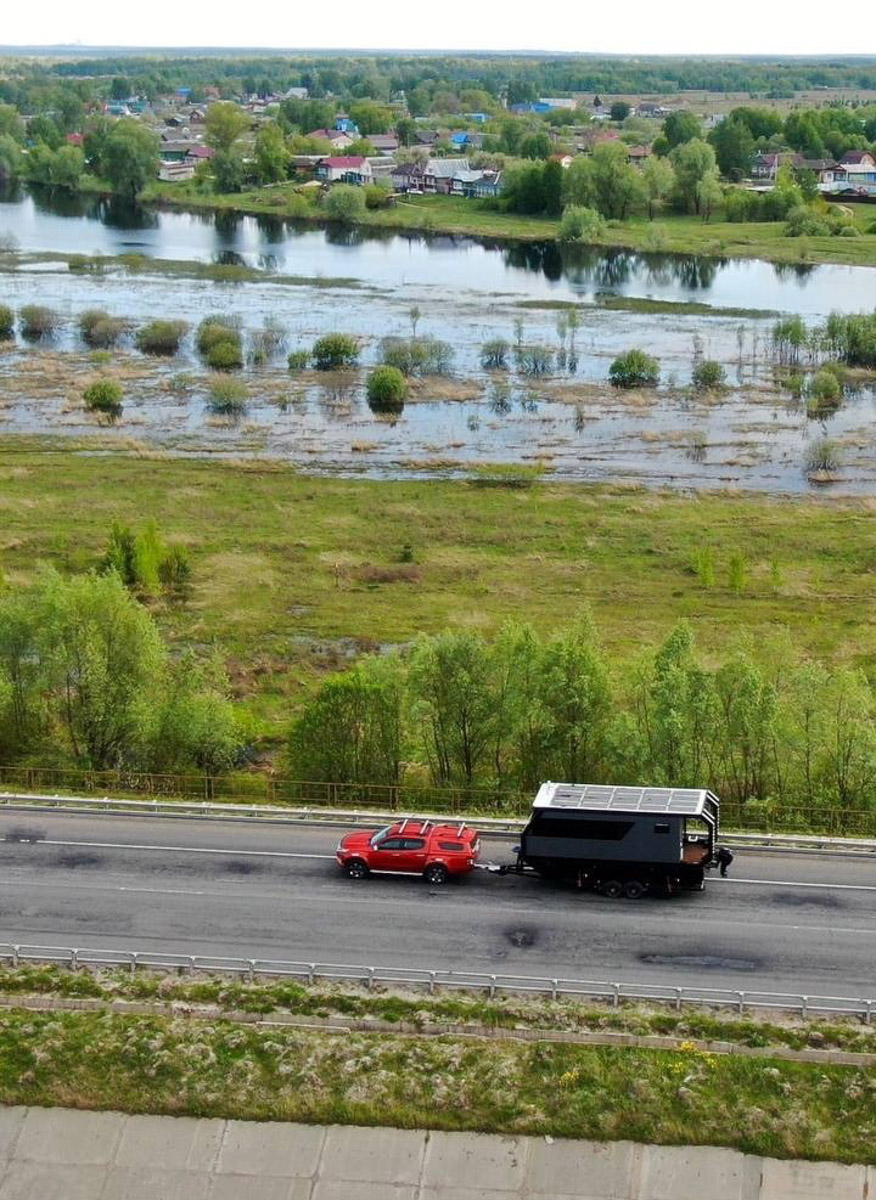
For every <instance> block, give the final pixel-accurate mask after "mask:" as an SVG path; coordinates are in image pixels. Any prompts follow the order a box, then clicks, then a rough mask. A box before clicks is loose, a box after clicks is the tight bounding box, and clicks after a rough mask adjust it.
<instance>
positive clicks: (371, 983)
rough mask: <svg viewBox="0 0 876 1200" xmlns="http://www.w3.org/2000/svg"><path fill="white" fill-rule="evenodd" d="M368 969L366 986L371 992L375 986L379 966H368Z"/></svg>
mask: <svg viewBox="0 0 876 1200" xmlns="http://www.w3.org/2000/svg"><path fill="white" fill-rule="evenodd" d="M367 970H368V977H367V978H366V980H365V986H366V987H367V988H368V991H369V992H370V991H372V990H373V988H374V972H375V971H376V970H377V968H376V967H368V968H367Z"/></svg>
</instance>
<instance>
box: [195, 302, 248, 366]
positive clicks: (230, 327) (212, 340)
mask: <svg viewBox="0 0 876 1200" xmlns="http://www.w3.org/2000/svg"><path fill="white" fill-rule="evenodd" d="M195 342H196V345H197V347H198V353H199V354H200V355H201V356H202V358H205V359H206V357H207V355H208V354H209V353H210V351H211V350H212V349H213V347H214V346H218V345H219V344H220V343H222V342H229V343H231V344H232V345H236V346H238V347H239V346H240V344H241V338H240V322H239V321H238V320H237V318H236V317H225V316H222V315H221V314H215V313H214V314H213V315H212V316H209V317H204V319H203V321H202V322H201V323H200V325H199V326H198V334H197V337H196V339H195ZM241 357H242V355H241Z"/></svg>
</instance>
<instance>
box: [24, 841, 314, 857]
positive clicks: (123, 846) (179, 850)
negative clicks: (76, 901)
mask: <svg viewBox="0 0 876 1200" xmlns="http://www.w3.org/2000/svg"><path fill="white" fill-rule="evenodd" d="M6 844H7V845H9V844H13V845H22V843H21V842H16V843H6ZM29 844H30V845H32V846H76V847H78V848H79V849H84V850H163V851H164V852H165V853H166V852H167V851H171V852H172V853H174V854H224V855H226V856H227V855H241V854H247V855H250V856H252V857H254V858H319V859H331V860H332V861H334V858H335V856H334V854H304V853H296V852H294V851H291V850H233V849H231V850H221V849H215V848H213V847H210V846H149V845H145V844H138V843H136V842H62V841H59V840H58V839H56V838H37V839H35V840H34V841H33V842H30V843H29Z"/></svg>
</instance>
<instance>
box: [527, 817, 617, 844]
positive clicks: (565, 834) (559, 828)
mask: <svg viewBox="0 0 876 1200" xmlns="http://www.w3.org/2000/svg"><path fill="white" fill-rule="evenodd" d="M633 825H634V822H633V821H594V820H592V819H590V818H587V817H567V816H562V817H555V816H553V815H552V814H549V813H538V814H537V815H536V816H535V818H534V819H533V822H532V826H531V828H530V830H529V832H530V833H534V834H535V835H536V836H537V837H559V838H586V839H587V840H588V841H599V842H619V841H621V840H622V839H623V838H625V837H626V836H627V834H628V833H629V832H630V830H631V829H632V827H633Z"/></svg>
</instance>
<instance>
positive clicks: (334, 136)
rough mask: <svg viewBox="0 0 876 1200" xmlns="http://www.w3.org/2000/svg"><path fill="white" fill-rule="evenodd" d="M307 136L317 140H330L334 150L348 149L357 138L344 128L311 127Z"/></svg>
mask: <svg viewBox="0 0 876 1200" xmlns="http://www.w3.org/2000/svg"><path fill="white" fill-rule="evenodd" d="M306 136H307V137H309V138H312V139H313V140H314V141H316V142H328V143H329V145H330V146H331V148H332V149H333V150H346V149H347V148H348V147H349V146H352V145H353V142H354V141H355V140H356V139H355V138H353V137H350V135H349V133H346V132H345V131H344V130H343V129H311V131H310V133H308V134H307V135H306Z"/></svg>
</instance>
